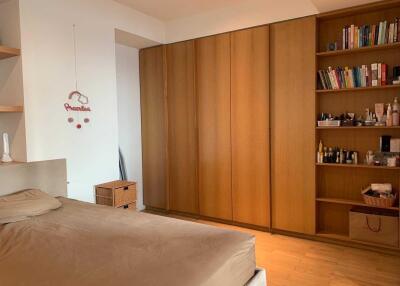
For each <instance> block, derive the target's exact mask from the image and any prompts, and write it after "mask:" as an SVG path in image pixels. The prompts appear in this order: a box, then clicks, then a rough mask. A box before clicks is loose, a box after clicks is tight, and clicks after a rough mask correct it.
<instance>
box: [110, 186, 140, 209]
mask: <svg viewBox="0 0 400 286" xmlns="http://www.w3.org/2000/svg"><path fill="white" fill-rule="evenodd" d="M134 202H136V185H130V186H128V187H123V188H117V189H115V190H114V206H115V207H120V206H124V205H128V204H131V203H134Z"/></svg>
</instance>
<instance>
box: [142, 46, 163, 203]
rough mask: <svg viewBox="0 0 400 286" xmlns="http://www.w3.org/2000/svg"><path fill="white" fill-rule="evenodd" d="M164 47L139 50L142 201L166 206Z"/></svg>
mask: <svg viewBox="0 0 400 286" xmlns="http://www.w3.org/2000/svg"><path fill="white" fill-rule="evenodd" d="M164 64H165V48H164V47H161V46H159V47H154V48H148V49H143V50H140V94H141V95H140V100H141V112H142V153H143V155H142V159H143V199H144V205H145V206H147V207H153V208H161V209H166V208H167V182H168V179H167V174H168V172H167V121H166V120H167V118H166V115H167V114H166V98H165V80H166V79H165V65H164Z"/></svg>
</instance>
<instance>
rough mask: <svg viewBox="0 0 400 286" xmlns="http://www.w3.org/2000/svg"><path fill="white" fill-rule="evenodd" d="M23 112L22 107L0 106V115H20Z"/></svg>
mask: <svg viewBox="0 0 400 286" xmlns="http://www.w3.org/2000/svg"><path fill="white" fill-rule="evenodd" d="M23 111H24V107H23V106H9V105H0V113H20V112H23Z"/></svg>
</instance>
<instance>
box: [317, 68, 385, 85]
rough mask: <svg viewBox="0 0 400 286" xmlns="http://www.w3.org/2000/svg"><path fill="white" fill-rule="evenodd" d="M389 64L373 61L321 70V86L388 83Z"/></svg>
mask: <svg viewBox="0 0 400 286" xmlns="http://www.w3.org/2000/svg"><path fill="white" fill-rule="evenodd" d="M387 75H388V66H387V64H383V63H373V64H371V65H362V66H358V67H353V68H349V67H337V68H332V67H329V68H328V69H327V70H319V71H318V76H319V82H320V87H321V88H323V89H342V88H357V87H369V86H381V85H386V84H387V82H388V80H387Z"/></svg>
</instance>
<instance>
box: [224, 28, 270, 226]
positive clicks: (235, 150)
mask: <svg viewBox="0 0 400 286" xmlns="http://www.w3.org/2000/svg"><path fill="white" fill-rule="evenodd" d="M231 74H232V80H231V89H232V90H231V97H232V125H231V129H232V200H233V220H234V221H236V222H240V223H247V224H253V225H258V226H264V227H267V226H269V184H270V181H269V172H270V171H269V160H270V156H269V152H270V150H269V27H268V26H261V27H257V28H251V29H246V30H241V31H237V32H233V33H232V34H231Z"/></svg>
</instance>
